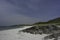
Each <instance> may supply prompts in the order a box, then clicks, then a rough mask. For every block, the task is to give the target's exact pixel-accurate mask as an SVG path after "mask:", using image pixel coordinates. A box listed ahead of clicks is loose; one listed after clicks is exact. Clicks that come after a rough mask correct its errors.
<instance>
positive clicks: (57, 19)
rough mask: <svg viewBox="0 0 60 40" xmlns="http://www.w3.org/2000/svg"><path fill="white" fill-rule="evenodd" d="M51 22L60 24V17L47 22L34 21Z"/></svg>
mask: <svg viewBox="0 0 60 40" xmlns="http://www.w3.org/2000/svg"><path fill="white" fill-rule="evenodd" d="M49 23H59V24H60V17H58V18H55V19H52V20H49V21H47V22H37V23H34V24H49Z"/></svg>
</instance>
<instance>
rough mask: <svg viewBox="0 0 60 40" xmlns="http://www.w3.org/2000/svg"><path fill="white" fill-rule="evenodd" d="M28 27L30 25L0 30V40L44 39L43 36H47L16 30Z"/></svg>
mask: <svg viewBox="0 0 60 40" xmlns="http://www.w3.org/2000/svg"><path fill="white" fill-rule="evenodd" d="M30 27H32V26H28V27H24V28H16V29H9V30H3V31H0V40H44V37H45V36H47V35H46V34H43V35H39V34H37V35H34V34H30V33H24V32H18V31H19V30H24V29H26V28H30ZM51 40H52V39H51Z"/></svg>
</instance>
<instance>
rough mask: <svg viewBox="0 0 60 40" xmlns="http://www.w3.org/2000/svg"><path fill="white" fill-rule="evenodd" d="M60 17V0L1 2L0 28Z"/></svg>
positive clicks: (9, 0) (8, 0) (4, 0)
mask: <svg viewBox="0 0 60 40" xmlns="http://www.w3.org/2000/svg"><path fill="white" fill-rule="evenodd" d="M57 17H60V0H0V26H6V25H16V24H32V23H35V22H39V21H48V20H51V19H54V18H57Z"/></svg>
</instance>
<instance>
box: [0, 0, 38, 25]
mask: <svg viewBox="0 0 60 40" xmlns="http://www.w3.org/2000/svg"><path fill="white" fill-rule="evenodd" d="M19 9H20V8H19V7H16V6H14V5H12V4H10V3H8V2H6V0H0V25H14V24H31V23H34V22H37V21H39V20H38V19H37V18H32V17H28V16H25V15H22V14H18V13H19V12H18V11H19Z"/></svg>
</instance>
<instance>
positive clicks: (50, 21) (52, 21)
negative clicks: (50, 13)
mask: <svg viewBox="0 0 60 40" xmlns="http://www.w3.org/2000/svg"><path fill="white" fill-rule="evenodd" d="M48 23H60V17H59V18H56V19H53V20H49V21H48Z"/></svg>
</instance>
